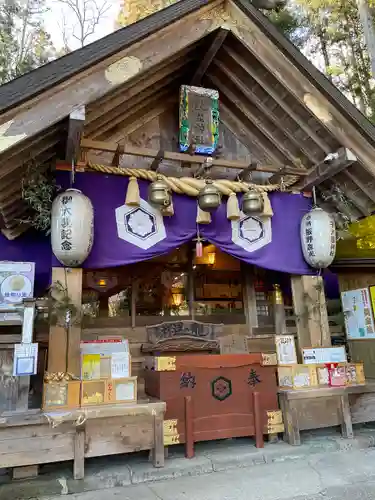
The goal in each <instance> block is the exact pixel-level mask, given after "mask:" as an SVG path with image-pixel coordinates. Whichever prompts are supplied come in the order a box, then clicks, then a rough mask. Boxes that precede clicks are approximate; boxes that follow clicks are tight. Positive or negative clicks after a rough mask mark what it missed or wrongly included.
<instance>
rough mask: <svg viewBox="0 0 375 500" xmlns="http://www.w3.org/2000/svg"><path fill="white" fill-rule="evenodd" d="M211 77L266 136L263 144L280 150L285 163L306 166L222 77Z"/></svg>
mask: <svg viewBox="0 0 375 500" xmlns="http://www.w3.org/2000/svg"><path fill="white" fill-rule="evenodd" d="M209 79H210V80H211V81H212V83H213V84H214V85H215V87H216V88H218V89H219V90H220V91H221V93H222V95H225V97H226V98H228V99H229V100H230V101H231V103H232V104H234V106H235V107H236V108H237V110H238V111H239V112H240V113H241V114H242V115H244V117H245V119H246V120H249V122H250V123H252V124H253V125H254V126H255V127H256V128H257V130H258V131H259V132H260V134H261V136H263V137H264V139H262V142H263V144H265V147H266V148H267V149H270V150H271V151H272V153H273V152H274V151H278V152H279V153H280V155H281V156H282V158H283V159H284V161H283V163H291V164H292V165H294V166H295V167H296V168H301V169H303V168H305V167H304V165H303V164H302V162H301V161H300V160H299V159H298V158H297V157H296V156H295V155H293V154H292V153H291V152H290V151H289V150H288V149H287V148H286V147H285V146H284V145H283V143H282V141H279V140H278V139H277V138H276V137H275V134H273V133H272V132H270V131H269V130H268V129H267V128H266V127H265V126H264V124H263V123H262V121H261V120H260V118H259V117H258V116H256V115H255V114H254V113H252V112H251V111H250V109H249V108H248V106H247V105H246V104H245V103H244V102H243V100H242V99H241V98H239V97H237V95H235V93H234V92H232V90H230V89H229V88H228V87H227V86H226V85H225V84H224V83H223V81H222V80H221V79H219V78H217V77H216V76H213V75H212V74H210V76H209ZM283 135H284V134H283ZM284 137H285V135H284Z"/></svg>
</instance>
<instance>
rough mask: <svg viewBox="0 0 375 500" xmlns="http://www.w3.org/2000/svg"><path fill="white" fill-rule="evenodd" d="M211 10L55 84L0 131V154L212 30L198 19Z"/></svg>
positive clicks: (159, 32) (211, 6) (186, 18)
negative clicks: (51, 90)
mask: <svg viewBox="0 0 375 500" xmlns="http://www.w3.org/2000/svg"><path fill="white" fill-rule="evenodd" d="M215 7H217V4H216V3H215V2H213V3H212V4H210V5H209V6H206V7H202V9H200V10H197V11H195V12H193V13H191V14H189V15H187V16H186V17H185V18H183V19H181V20H179V21H176V22H175V23H173V24H171V25H169V26H167V27H165V28H164V29H162V30H161V31H158V32H157V33H153V34H152V35H150V36H148V37H146V38H144V39H143V40H142V41H141V42H139V43H136V44H134V45H131V46H129V47H127V48H126V49H124V50H123V51H121V52H118V53H117V54H115V55H114V56H111V57H109V58H107V59H105V60H103V61H100V62H99V63H98V64H97V65H96V66H94V67H92V68H89V69H87V70H85V71H84V72H82V73H81V74H80V75H79V78H77V77H75V76H72V77H70V78H69V79H68V80H67V81H64V82H63V83H60V84H58V85H57V86H56V87H55V88H54V92H53V93H52V94H49V95H48V97H47V98H46V97H44V96H43V95H41V96H40V98H39V99H36V100H35V101H34V104H33V105H32V106H30V107H29V108H21V111H19V112H18V113H17V114H15V115H14V116H13V118H12V119H10V120H9V121H8V122H6V123H4V124H3V125H2V127H1V128H0V153H4V152H5V151H7V150H8V149H10V148H11V147H13V146H15V145H16V144H18V143H20V142H21V141H23V140H25V139H27V138H30V137H31V136H33V135H35V134H37V133H39V132H41V131H42V130H45V129H46V128H48V127H50V126H51V125H53V124H54V123H57V122H59V121H60V120H62V119H63V118H65V117H66V116H67V115H69V113H70V112H71V111H72V110H73V109H75V108H77V107H78V106H82V105H87V104H88V103H90V102H94V101H95V100H98V99H99V98H101V97H103V96H104V95H105V94H107V93H108V92H111V91H112V90H114V89H115V88H116V87H119V86H120V85H123V84H125V83H126V82H128V81H130V80H131V79H132V78H134V77H136V76H137V75H139V74H140V73H141V72H145V71H147V70H149V69H150V68H152V67H154V66H156V65H157V64H159V63H160V62H161V61H163V60H166V59H168V58H170V57H172V56H173V55H174V54H176V53H177V52H179V51H181V50H183V49H184V48H186V47H189V46H190V45H192V44H193V43H195V42H196V41H198V40H200V39H201V38H203V37H205V36H206V35H208V34H209V33H212V32H213V31H215V28H216V25H215V23H213V22H212V21H211V20H210V18H209V17H208V18H206V19H202V11H203V12H206V16H209V14H208V13H209V11H211V10H213V9H215ZM203 17H204V16H203ZM150 47H152V50H150Z"/></svg>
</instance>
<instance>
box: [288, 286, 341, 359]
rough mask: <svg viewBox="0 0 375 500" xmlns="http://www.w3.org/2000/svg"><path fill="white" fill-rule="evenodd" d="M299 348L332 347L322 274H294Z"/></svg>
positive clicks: (293, 290) (293, 293) (293, 291)
mask: <svg viewBox="0 0 375 500" xmlns="http://www.w3.org/2000/svg"><path fill="white" fill-rule="evenodd" d="M291 281H292V296H293V307H294V314H295V316H296V325H297V337H298V344H299V348H300V349H301V348H302V347H330V346H331V334H330V331H329V324H328V313H327V303H326V298H325V294H324V285H323V278H322V277H321V276H292V280H291Z"/></svg>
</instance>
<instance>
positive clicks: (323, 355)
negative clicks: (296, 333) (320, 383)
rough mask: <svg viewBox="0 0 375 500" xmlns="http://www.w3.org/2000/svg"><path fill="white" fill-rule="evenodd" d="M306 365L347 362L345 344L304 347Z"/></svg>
mask: <svg viewBox="0 0 375 500" xmlns="http://www.w3.org/2000/svg"><path fill="white" fill-rule="evenodd" d="M302 357H303V364H304V365H314V364H316V365H322V364H325V363H346V361H347V359H346V351H345V346H336V347H304V348H303V349H302Z"/></svg>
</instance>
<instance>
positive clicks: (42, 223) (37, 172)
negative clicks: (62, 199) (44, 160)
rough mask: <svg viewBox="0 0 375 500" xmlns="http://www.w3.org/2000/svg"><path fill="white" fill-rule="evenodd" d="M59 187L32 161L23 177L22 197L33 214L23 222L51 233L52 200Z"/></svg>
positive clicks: (49, 175) (50, 176) (51, 177)
mask: <svg viewBox="0 0 375 500" xmlns="http://www.w3.org/2000/svg"><path fill="white" fill-rule="evenodd" d="M58 189H59V187H58V186H56V183H55V181H54V179H53V176H52V175H51V174H50V171H49V170H47V171H45V170H42V169H41V168H40V167H39V166H38V165H37V164H35V163H34V162H33V161H31V162H30V163H29V164H28V165H27V169H26V174H25V176H24V178H23V179H22V198H23V200H24V201H25V202H26V203H27V204H28V205H29V207H30V209H31V215H30V217H28V218H27V219H24V220H22V221H21V222H23V223H27V224H30V225H31V226H32V227H34V228H35V229H37V230H38V231H43V232H45V233H46V234H49V232H50V228H51V208H52V202H53V199H54V197H55V195H56V192H57V191H58Z"/></svg>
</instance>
